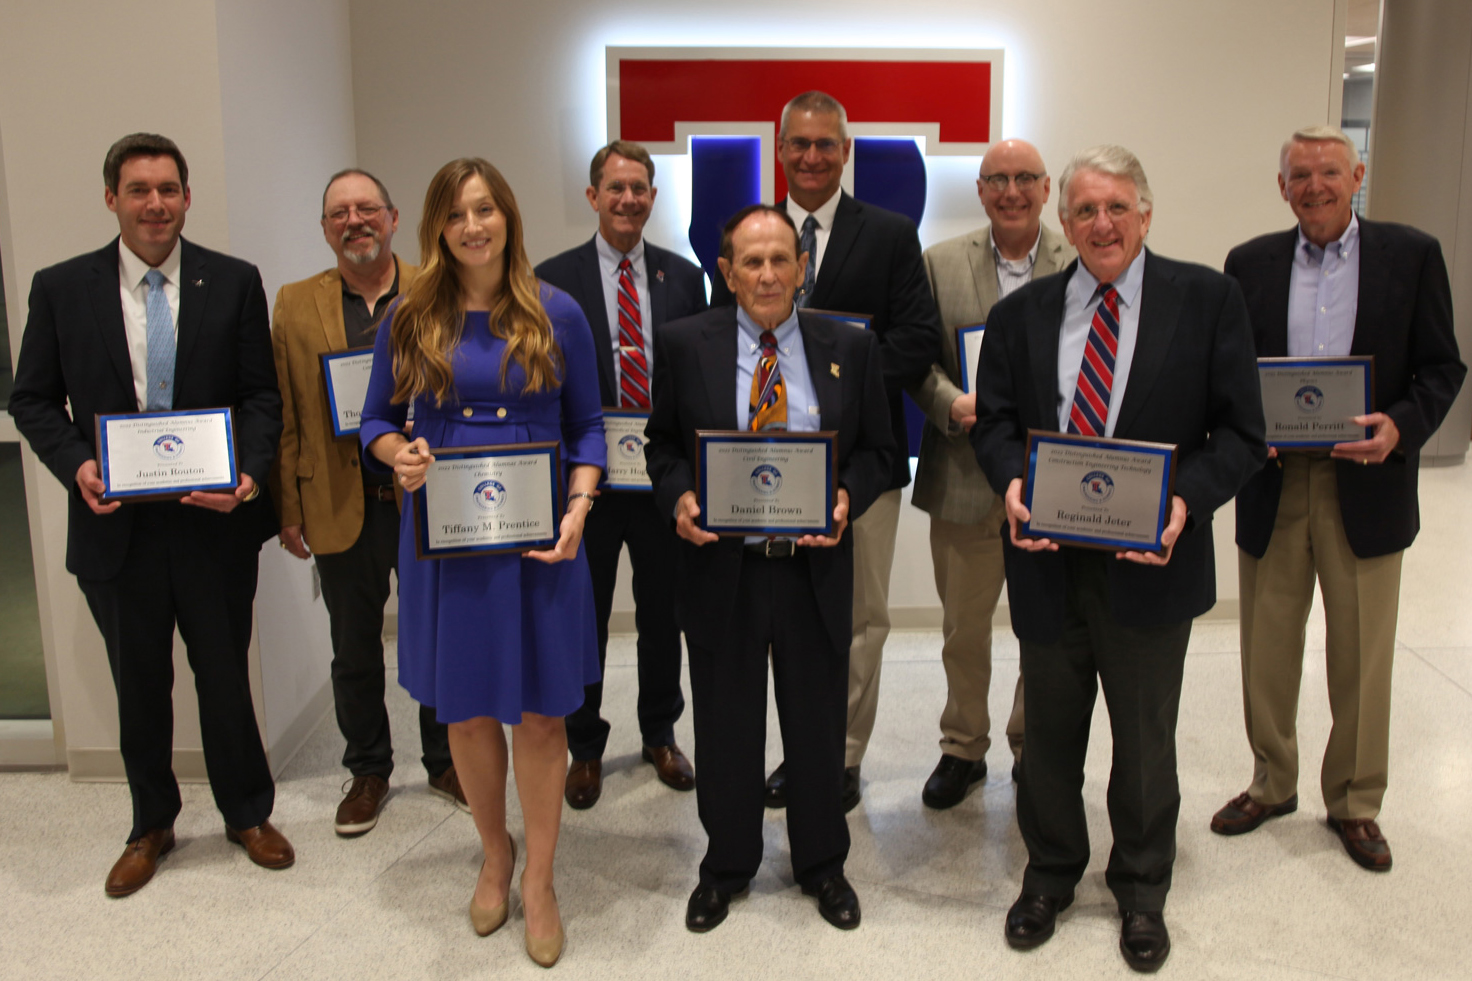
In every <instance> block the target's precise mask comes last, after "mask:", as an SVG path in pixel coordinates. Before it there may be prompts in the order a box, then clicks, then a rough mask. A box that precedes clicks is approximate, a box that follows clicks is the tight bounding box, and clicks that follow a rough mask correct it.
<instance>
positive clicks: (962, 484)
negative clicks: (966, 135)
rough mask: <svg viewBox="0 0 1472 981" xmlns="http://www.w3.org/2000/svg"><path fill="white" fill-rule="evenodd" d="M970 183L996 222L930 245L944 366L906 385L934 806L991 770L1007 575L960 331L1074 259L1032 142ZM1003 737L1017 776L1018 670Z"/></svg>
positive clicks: (988, 159) (997, 503) (1013, 147)
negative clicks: (914, 432) (922, 419)
mask: <svg viewBox="0 0 1472 981" xmlns="http://www.w3.org/2000/svg"><path fill="white" fill-rule="evenodd" d="M976 190H977V194H978V195H979V196H980V198H981V206H982V207H983V208H984V209H985V210H986V214H987V217H988V218H990V219H991V223H990V224H989V225H983V226H982V227H980V228H978V229H977V230H976V231H974V232H968V233H967V234H965V235H961V236H959V237H957V238H953V239H949V240H948V241H945V242H941V243H940V244H938V245H934V246H931V247H930V248H929V249H926V250H925V256H924V259H925V271H926V273H927V274H928V275H929V276H930V285H931V290H932V291H933V292H934V294H935V304H936V306H937V307H938V308H939V309H940V317H941V321H942V323H943V324H944V326H945V330H944V342H943V347H942V349H941V358H942V360H943V363H942V364H936V365H931V368H930V374H929V376H927V377H926V379H925V380H924V381H923V382H921V383H920V384H919V385H918V386H915V387H914V388H911V389H910V395H911V397H912V398H914V399H915V402H916V404H918V405H919V406H920V408H921V410H922V411H923V412H924V413H925V415H926V417H927V419H928V420H929V424H928V425H927V426H926V427H925V432H924V435H923V436H922V437H921V441H920V460H919V464H918V469H917V470H916V472H915V488H914V490H913V491H912V493H911V501H912V502H913V503H914V505H915V506H916V507H918V508H920V509H921V510H922V511H926V512H928V513H929V514H930V556H931V561H932V562H933V563H934V565H935V588H936V590H937V591H938V592H939V593H940V600H941V606H942V608H943V611H944V613H943V620H942V634H943V637H944V644H943V647H942V648H941V660H942V661H943V662H944V664H945V668H946V684H947V688H948V694H947V697H946V706H945V710H944V711H943V712H942V713H941V717H940V730H941V740H940V749H941V758H940V763H939V764H937V765H936V768H935V771H934V772H933V773H931V775H930V779H929V780H927V781H926V782H925V789H924V791H923V792H922V793H921V795H920V796H921V799H922V800H923V801H924V802H925V803H926V804H927V805H929V806H930V807H934V808H947V807H954V806H955V805H956V804H959V803H961V801H962V800H964V799H965V797H966V792H967V791H968V790H969V789H970V788H971V787H972V786H973V785H974V784H976V783H979V782H980V781H981V780H983V779H984V778H985V777H986V751H987V749H988V748H989V747H990V746H991V737H990V734H989V733H990V730H991V717H990V715H989V713H988V711H987V692H988V690H989V689H990V687H991V678H992V614H993V613H994V612H995V610H996V608H997V600H998V598H999V597H1000V596H1001V593H1002V583H1003V578H1004V577H1003V572H1002V539H1001V535H1000V529H1001V527H1002V524H1003V523H1004V521H1005V520H1006V514H1005V511H1004V508H1003V505H1002V500H1001V498H999V497H997V496H996V495H995V494H994V493H992V489H991V487H990V486H989V485H988V484H987V481H986V477H985V476H983V474H982V472H981V467H980V466H978V465H977V462H976V454H975V452H974V451H973V450H972V448H971V442H970V440H969V439H967V436H966V433H967V431H968V430H970V428H971V424H972V423H973V422H975V421H976V395H975V393H974V391H973V392H971V393H969V394H968V393H967V392H966V391H964V390H963V388H962V377H963V376H962V373H961V366H960V355H959V353H958V349H957V339H956V328H957V327H963V326H969V325H972V324H980V323H984V322H985V321H986V318H987V315H988V314H989V313H990V312H991V308H992V305H993V304H995V303H996V302H997V301H998V300H1000V299H1001V298H1002V297H1004V296H1006V295H1007V294H1008V293H1010V292H1012V291H1013V290H1014V289H1016V288H1018V287H1019V286H1022V285H1023V284H1025V283H1027V282H1030V281H1031V280H1032V279H1033V278H1034V277H1037V276H1046V275H1048V274H1050V273H1054V272H1058V271H1060V270H1062V269H1063V267H1064V266H1065V265H1066V264H1067V263H1068V262H1069V261H1071V260H1072V259H1073V257H1074V255H1075V253H1074V250H1073V247H1072V246H1070V245H1069V244H1068V243H1067V241H1065V240H1064V238H1063V236H1061V235H1059V234H1058V233H1057V232H1053V231H1050V230H1049V229H1047V228H1044V227H1043V225H1042V221H1041V216H1042V212H1043V205H1044V204H1046V203H1047V201H1048V192H1049V190H1050V180H1049V178H1048V174H1047V170H1046V168H1044V166H1043V158H1042V156H1041V155H1040V154H1039V153H1038V151H1037V148H1036V147H1034V146H1033V145H1032V144H1030V143H1025V142H1023V141H1022V140H1005V141H1003V142H1001V143H998V144H996V145H995V146H993V147H992V148H991V149H990V150H988V151H987V154H986V156H985V157H983V158H982V161H981V174H980V177H979V178H978V179H977V181H976ZM983 336H985V335H983ZM975 375H976V365H974V364H972V365H968V366H967V369H966V376H967V377H975ZM1007 741H1008V743H1009V744H1010V745H1011V749H1012V756H1013V759H1014V763H1013V777H1014V779H1015V777H1016V773H1017V770H1016V766H1017V762H1020V761H1021V759H1022V678H1021V676H1020V675H1019V676H1018V679H1017V691H1016V694H1015V696H1014V698H1013V702H1012V715H1011V718H1010V719H1008V721H1007Z"/></svg>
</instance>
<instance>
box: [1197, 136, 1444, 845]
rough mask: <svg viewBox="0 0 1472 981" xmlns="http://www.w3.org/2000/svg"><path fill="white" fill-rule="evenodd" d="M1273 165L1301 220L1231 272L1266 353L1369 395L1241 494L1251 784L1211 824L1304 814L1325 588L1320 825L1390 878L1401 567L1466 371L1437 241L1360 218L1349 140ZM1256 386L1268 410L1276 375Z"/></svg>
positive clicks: (1273, 408)
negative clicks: (1345, 428)
mask: <svg viewBox="0 0 1472 981" xmlns="http://www.w3.org/2000/svg"><path fill="white" fill-rule="evenodd" d="M1278 163H1279V172H1278V188H1279V191H1280V192H1281V193H1282V195H1283V198H1284V200H1286V201H1287V202H1288V204H1289V206H1290V207H1291V208H1292V209H1293V214H1294V215H1295V216H1296V217H1297V218H1298V226H1297V227H1296V228H1293V229H1289V230H1288V231H1284V232H1277V233H1274V234H1272V235H1264V236H1262V237H1261V238H1257V239H1253V240H1252V241H1250V242H1247V243H1246V244H1244V245H1240V246H1238V247H1237V248H1235V249H1233V250H1232V252H1231V254H1230V255H1228V256H1227V264H1226V271H1227V273H1228V274H1229V275H1231V276H1234V277H1236V279H1237V280H1238V282H1240V283H1241V284H1242V291H1243V293H1244V294H1245V295H1246V297H1247V306H1248V311H1249V313H1250V314H1251V317H1252V331H1253V336H1254V338H1255V340H1256V342H1257V353H1258V354H1259V355H1262V356H1264V357H1267V358H1281V357H1284V356H1286V357H1289V358H1295V359H1308V360H1312V359H1322V358H1326V357H1331V358H1332V357H1336V356H1347V355H1353V356H1357V357H1369V358H1373V363H1374V376H1373V377H1374V388H1373V395H1372V399H1373V401H1372V403H1371V404H1368V405H1366V404H1364V399H1363V397H1361V399H1360V404H1359V405H1357V406H1355V407H1354V408H1353V409H1351V410H1349V411H1347V412H1346V411H1343V410H1341V411H1340V412H1339V413H1336V414H1337V415H1339V416H1340V417H1343V416H1346V415H1352V418H1351V419H1350V421H1351V422H1352V423H1353V424H1354V425H1355V426H1356V427H1359V429H1358V432H1356V433H1354V434H1353V435H1347V436H1343V437H1341V439H1342V441H1341V442H1338V443H1337V444H1335V445H1333V446H1332V448H1327V447H1326V448H1324V449H1321V450H1318V451H1308V452H1303V451H1299V452H1288V450H1287V447H1275V453H1274V458H1273V459H1271V460H1269V461H1268V464H1267V466H1266V467H1264V468H1262V470H1260V471H1259V472H1258V473H1257V474H1256V475H1255V476H1254V477H1253V478H1252V480H1251V481H1250V482H1249V483H1248V484H1247V486H1246V487H1244V488H1243V489H1242V492H1241V493H1240V494H1239V495H1238V497H1237V545H1238V548H1239V551H1238V575H1239V578H1240V580H1241V587H1242V698H1243V708H1244V709H1245V713H1246V717H1247V741H1248V745H1249V746H1250V747H1251V749H1252V756H1253V775H1252V783H1251V784H1250V785H1249V786H1248V788H1247V790H1246V791H1244V792H1243V793H1241V794H1239V795H1237V796H1236V797H1234V798H1233V799H1232V800H1231V801H1229V802H1227V804H1226V806H1224V807H1223V808H1222V809H1221V810H1219V811H1217V813H1216V815H1215V816H1213V817H1212V819H1211V830H1213V831H1215V832H1217V833H1218V834H1224V835H1236V834H1243V833H1245V832H1248V831H1252V830H1253V829H1255V828H1257V827H1259V826H1260V825H1261V824H1262V823H1263V822H1264V821H1266V820H1267V819H1268V818H1271V817H1274V816H1277V815H1280V814H1288V813H1290V812H1292V811H1294V810H1296V809H1297V807H1298V740H1297V735H1296V728H1297V726H1296V722H1297V714H1298V689H1299V683H1300V681H1301V678H1302V674H1303V645H1304V628H1305V624H1306V622H1307V620H1308V614H1309V609H1310V606H1311V604H1312V601H1313V594H1314V583H1315V581H1316V580H1317V582H1318V585H1319V588H1320V590H1321V591H1322V593H1323V596H1324V618H1325V625H1326V628H1327V635H1326V638H1325V652H1324V653H1325V658H1326V661H1327V665H1328V667H1327V675H1328V682H1329V708H1330V712H1331V713H1332V715H1333V718H1334V725H1333V728H1332V729H1331V730H1330V733H1329V744H1328V746H1327V748H1326V749H1325V751H1324V763H1323V768H1322V770H1321V772H1320V789H1321V791H1322V793H1323V799H1324V806H1325V809H1326V810H1327V811H1328V825H1329V827H1330V828H1331V829H1332V830H1333V831H1334V832H1335V833H1336V834H1337V835H1338V836H1339V838H1340V840H1341V841H1342V842H1343V845H1344V848H1345V851H1346V852H1348V854H1349V857H1350V858H1352V859H1354V861H1355V862H1357V863H1359V864H1360V865H1361V866H1363V867H1364V868H1367V869H1369V870H1371V871H1377V872H1383V871H1386V870H1388V869H1389V868H1390V864H1391V856H1390V845H1389V844H1388V843H1387V842H1386V840H1385V836H1384V835H1383V834H1382V833H1381V831H1380V827H1379V825H1378V824H1377V823H1376V818H1377V817H1378V816H1379V813H1380V804H1381V801H1382V799H1383V798H1384V796H1385V786H1386V780H1387V773H1388V767H1389V744H1390V679H1391V662H1392V660H1393V656H1394V652H1395V622H1396V613H1397V608H1398V605H1399V597H1400V570H1401V556H1402V554H1403V553H1404V551H1405V549H1407V548H1408V547H1410V544H1411V542H1413V541H1414V540H1415V538H1416V532H1417V531H1418V530H1419V529H1420V512H1419V509H1418V507H1417V501H1416V471H1417V469H1418V467H1419V465H1420V449H1421V447H1422V445H1423V444H1425V442H1426V441H1427V440H1428V439H1429V438H1430V437H1431V434H1432V433H1434V432H1435V431H1436V428H1437V426H1439V425H1441V421H1442V419H1443V418H1445V416H1446V413H1447V410H1448V409H1449V408H1450V407H1451V404H1452V400H1453V399H1455V398H1456V395H1457V392H1458V390H1459V389H1460V388H1461V385H1462V380H1463V377H1464V376H1465V374H1466V367H1465V366H1464V365H1463V364H1462V362H1461V360H1460V359H1459V356H1458V352H1457V341H1456V338H1455V336H1454V335H1453V333H1452V306H1451V287H1450V284H1449V283H1448V281H1447V271H1446V263H1445V262H1444V261H1443V259H1442V256H1441V247H1440V246H1439V245H1438V244H1437V242H1436V239H1434V238H1432V237H1431V236H1429V235H1426V234H1424V233H1423V232H1419V231H1417V230H1416V229H1414V228H1408V227H1406V226H1404V225H1393V224H1389V223H1387V222H1378V221H1367V220H1364V219H1361V218H1358V217H1356V216H1355V214H1354V212H1353V211H1352V210H1351V200H1352V198H1353V195H1354V193H1355V191H1356V190H1357V189H1358V188H1359V186H1360V181H1361V180H1362V179H1363V178H1364V173H1365V166H1364V164H1362V163H1360V162H1359V153H1358V151H1357V150H1356V149H1355V146H1354V143H1353V142H1352V141H1351V140H1350V139H1349V138H1348V137H1347V136H1345V135H1344V134H1343V133H1342V132H1340V131H1339V130H1337V129H1334V128H1332V127H1326V126H1316V127H1313V128H1310V129H1304V130H1300V131H1298V132H1296V133H1294V134H1293V136H1291V137H1290V138H1289V139H1288V141H1287V142H1286V143H1284V144H1283V149H1282V152H1281V154H1280V155H1279V161H1278ZM1304 387H1314V388H1318V387H1320V386H1308V385H1306V386H1304ZM1263 391H1264V398H1265V399H1266V398H1267V397H1268V395H1267V393H1268V391H1269V389H1268V386H1267V383H1266V381H1265V382H1264V387H1263ZM1264 408H1265V411H1266V413H1267V416H1268V419H1269V422H1270V423H1271V422H1272V421H1273V419H1274V418H1275V417H1276V418H1281V417H1283V416H1284V415H1289V416H1291V415H1292V414H1294V412H1295V409H1294V406H1293V405H1292V404H1291V403H1290V404H1288V405H1281V404H1274V405H1265V407H1264ZM1324 411H1325V412H1328V411H1329V409H1327V408H1326V409H1325V410H1324ZM1269 440H1270V441H1272V428H1271V426H1270V428H1269Z"/></svg>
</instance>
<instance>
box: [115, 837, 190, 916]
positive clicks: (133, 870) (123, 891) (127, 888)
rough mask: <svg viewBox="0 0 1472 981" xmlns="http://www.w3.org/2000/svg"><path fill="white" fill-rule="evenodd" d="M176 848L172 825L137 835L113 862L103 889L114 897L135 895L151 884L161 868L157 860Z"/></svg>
mask: <svg viewBox="0 0 1472 981" xmlns="http://www.w3.org/2000/svg"><path fill="white" fill-rule="evenodd" d="M173 850H174V829H173V828H158V829H156V830H154V831H150V832H148V833H147V834H145V835H144V836H143V837H142V838H134V839H133V840H132V841H130V842H128V847H127V848H124V849H123V854H122V857H121V858H119V859H118V860H117V861H116V862H114V863H113V866H112V871H111V872H109V873H107V885H106V886H104V887H103V888H104V889H106V890H107V894H108V895H109V896H112V897H113V898H114V899H118V898H121V897H123V896H131V895H133V893H135V892H137V891H138V890H139V889H142V888H143V887H144V886H146V885H148V880H149V879H152V878H153V873H154V871H155V870H156V869H157V868H158V860H159V859H161V858H163V857H164V856H165V855H167V854H168V853H169V852H171V851H173Z"/></svg>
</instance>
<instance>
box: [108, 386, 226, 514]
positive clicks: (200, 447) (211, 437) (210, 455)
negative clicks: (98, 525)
mask: <svg viewBox="0 0 1472 981" xmlns="http://www.w3.org/2000/svg"><path fill="white" fill-rule="evenodd" d="M94 422H95V424H96V427H97V428H96V433H97V470H98V473H99V475H100V476H101V477H102V484H103V492H102V494H101V498H102V500H104V501H173V500H178V499H179V498H181V497H184V496H186V495H187V494H190V493H192V492H193V491H213V492H217V493H223V492H229V491H233V490H235V488H236V486H238V485H239V483H240V471H239V469H238V468H237V465H236V460H235V412H234V410H232V409H230V408H218V409H168V410H164V411H162V412H120V413H109V414H105V415H104V414H101V413H99V414H98V415H97V416H96V417H95V420H94Z"/></svg>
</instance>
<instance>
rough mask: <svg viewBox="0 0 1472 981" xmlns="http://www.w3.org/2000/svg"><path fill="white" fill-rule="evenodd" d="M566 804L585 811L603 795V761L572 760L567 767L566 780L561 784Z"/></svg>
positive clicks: (576, 809)
mask: <svg viewBox="0 0 1472 981" xmlns="http://www.w3.org/2000/svg"><path fill="white" fill-rule="evenodd" d="M562 796H563V798H564V799H565V800H566V801H567V806H568V807H570V808H572V809H573V810H575V811H586V810H587V809H588V808H590V807H592V806H593V805H594V804H596V803H598V798H599V797H602V796H603V761H602V760H573V761H572V765H571V766H569V767H568V768H567V782H566V783H565V784H563V786H562Z"/></svg>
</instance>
